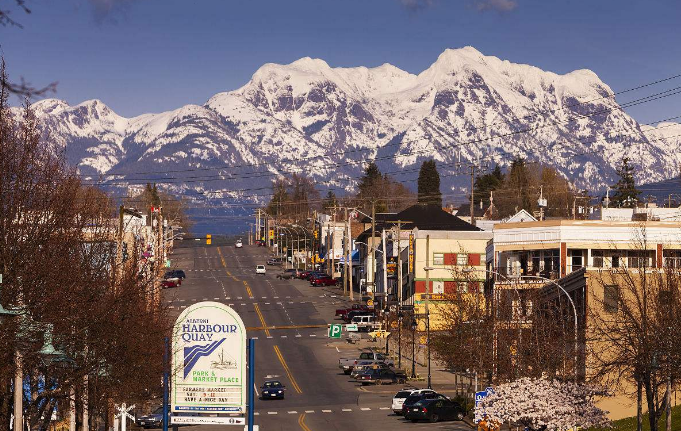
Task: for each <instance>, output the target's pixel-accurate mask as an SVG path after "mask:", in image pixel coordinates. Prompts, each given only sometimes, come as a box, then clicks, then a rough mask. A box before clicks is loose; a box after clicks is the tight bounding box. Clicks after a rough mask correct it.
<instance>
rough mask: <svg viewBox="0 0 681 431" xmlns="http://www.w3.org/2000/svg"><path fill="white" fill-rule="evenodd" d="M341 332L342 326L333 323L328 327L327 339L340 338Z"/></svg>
mask: <svg viewBox="0 0 681 431" xmlns="http://www.w3.org/2000/svg"><path fill="white" fill-rule="evenodd" d="M342 330H343V325H341V324H336V323H334V324H331V325H329V338H340V337H341V331H342Z"/></svg>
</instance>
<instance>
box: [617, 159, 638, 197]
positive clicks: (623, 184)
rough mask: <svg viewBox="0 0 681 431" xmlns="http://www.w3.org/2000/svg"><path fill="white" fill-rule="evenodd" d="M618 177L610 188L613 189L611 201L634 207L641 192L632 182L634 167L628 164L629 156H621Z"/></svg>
mask: <svg viewBox="0 0 681 431" xmlns="http://www.w3.org/2000/svg"><path fill="white" fill-rule="evenodd" d="M617 175H618V176H619V177H620V179H619V180H618V181H617V184H615V185H614V186H612V187H611V188H612V189H614V190H615V195H614V196H613V197H612V201H613V203H614V204H615V205H617V206H619V207H624V208H634V207H635V206H636V203H637V202H638V196H639V195H640V194H641V192H640V191H639V190H638V189H637V188H636V183H635V182H634V167H633V166H631V165H630V164H629V158H628V157H623V158H622V165H621V166H620V167H619V168H617Z"/></svg>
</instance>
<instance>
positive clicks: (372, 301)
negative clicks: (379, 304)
mask: <svg viewBox="0 0 681 431" xmlns="http://www.w3.org/2000/svg"><path fill="white" fill-rule="evenodd" d="M367 307H369V308H374V300H373V299H370V300H368V301H367Z"/></svg>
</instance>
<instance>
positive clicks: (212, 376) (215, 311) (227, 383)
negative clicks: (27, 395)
mask: <svg viewBox="0 0 681 431" xmlns="http://www.w3.org/2000/svg"><path fill="white" fill-rule="evenodd" d="M171 371H172V382H173V383H172V394H171V396H172V398H171V407H172V411H173V412H179V413H182V412H185V413H186V412H195V413H199V412H203V413H242V414H243V413H245V412H246V395H247V394H246V328H245V327H244V322H243V321H242V320H241V317H239V315H238V314H237V313H236V312H235V311H234V310H233V309H232V308H231V307H228V306H227V305H225V304H221V303H219V302H211V301H206V302H199V303H196V304H194V305H192V306H190V307H188V308H187V309H186V310H184V312H183V313H182V314H180V317H178V318H177V321H176V322H175V326H174V327H173V360H172V370H171Z"/></svg>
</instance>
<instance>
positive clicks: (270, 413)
mask: <svg viewBox="0 0 681 431" xmlns="http://www.w3.org/2000/svg"><path fill="white" fill-rule="evenodd" d="M267 414H268V415H276V414H277V412H267Z"/></svg>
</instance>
